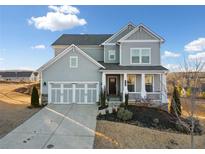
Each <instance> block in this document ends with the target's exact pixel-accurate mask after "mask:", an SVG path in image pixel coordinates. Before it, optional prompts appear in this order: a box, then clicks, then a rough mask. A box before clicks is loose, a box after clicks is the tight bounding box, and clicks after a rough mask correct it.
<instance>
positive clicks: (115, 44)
mask: <svg viewBox="0 0 205 154" xmlns="http://www.w3.org/2000/svg"><path fill="white" fill-rule="evenodd" d="M101 45H116V43H102V44H101Z"/></svg>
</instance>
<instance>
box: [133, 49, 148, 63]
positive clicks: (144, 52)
mask: <svg viewBox="0 0 205 154" xmlns="http://www.w3.org/2000/svg"><path fill="white" fill-rule="evenodd" d="M130 56H131V59H130V60H131V64H149V63H150V57H151V49H150V48H131V49H130Z"/></svg>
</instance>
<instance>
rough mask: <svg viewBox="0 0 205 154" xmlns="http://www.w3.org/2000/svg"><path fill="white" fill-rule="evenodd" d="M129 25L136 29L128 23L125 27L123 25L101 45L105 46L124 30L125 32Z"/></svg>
mask: <svg viewBox="0 0 205 154" xmlns="http://www.w3.org/2000/svg"><path fill="white" fill-rule="evenodd" d="M129 25H131V26H132V27H136V26H135V25H134V24H132V23H130V22H129V23H128V24H127V25H125V26H124V27H122V28H121V29H120V30H119V31H118V32H117V33H115V34H113V35H112V36H111V37H109V38H108V39H107V40H105V41H104V42H103V43H102V44H101V45H107V43H108V42H109V41H110V40H112V39H114V38H115V37H117V36H118V35H119V34H120V33H122V32H123V31H124V30H126V29H127V28H128V26H129Z"/></svg>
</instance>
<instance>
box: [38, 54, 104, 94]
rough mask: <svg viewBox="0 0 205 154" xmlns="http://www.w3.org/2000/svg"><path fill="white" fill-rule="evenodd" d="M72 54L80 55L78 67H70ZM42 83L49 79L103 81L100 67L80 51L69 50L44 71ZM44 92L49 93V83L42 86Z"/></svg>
mask: <svg viewBox="0 0 205 154" xmlns="http://www.w3.org/2000/svg"><path fill="white" fill-rule="evenodd" d="M70 56H78V68H70V58H69V57H70ZM42 75H43V76H42V77H43V80H42V83H44V82H46V83H48V82H49V81H98V82H100V81H101V73H100V72H99V67H98V66H96V65H95V64H94V63H92V62H91V61H90V60H88V59H87V58H86V57H85V56H84V55H82V54H80V53H79V52H73V51H70V52H68V53H67V54H66V55H65V56H63V57H61V58H60V59H59V60H57V61H56V62H55V63H54V64H52V65H51V66H50V67H48V68H47V69H45V70H44V71H43V72H42ZM42 92H43V94H47V93H48V84H46V86H42Z"/></svg>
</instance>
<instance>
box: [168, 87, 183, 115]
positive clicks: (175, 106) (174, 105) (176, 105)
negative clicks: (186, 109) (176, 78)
mask: <svg viewBox="0 0 205 154" xmlns="http://www.w3.org/2000/svg"><path fill="white" fill-rule="evenodd" d="M170 113H171V114H172V115H174V116H177V115H178V116H181V102H180V96H179V91H178V89H177V87H176V86H175V87H174V91H173V95H172V100H171V105H170Z"/></svg>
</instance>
